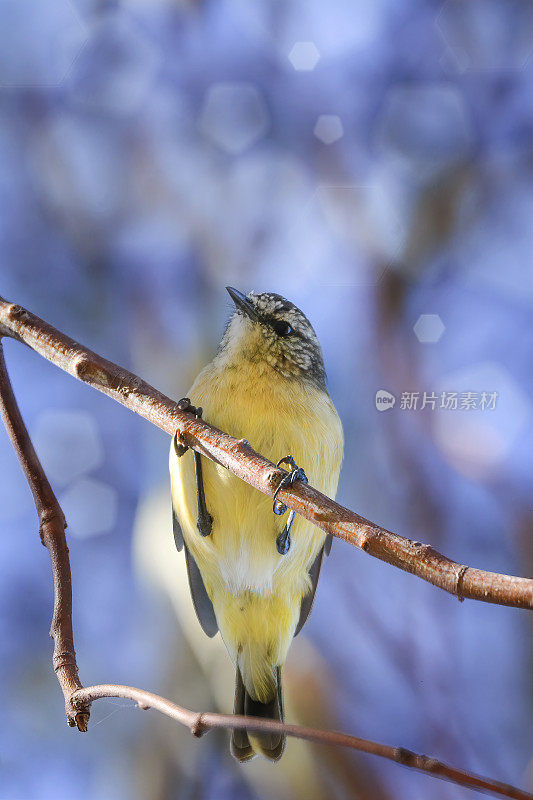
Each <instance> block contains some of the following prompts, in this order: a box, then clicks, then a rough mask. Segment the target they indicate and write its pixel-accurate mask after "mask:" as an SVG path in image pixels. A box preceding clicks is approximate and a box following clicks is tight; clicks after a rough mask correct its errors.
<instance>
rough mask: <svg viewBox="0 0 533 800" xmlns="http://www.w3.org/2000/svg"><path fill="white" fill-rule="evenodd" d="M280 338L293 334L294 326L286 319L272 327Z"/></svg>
mask: <svg viewBox="0 0 533 800" xmlns="http://www.w3.org/2000/svg"><path fill="white" fill-rule="evenodd" d="M272 327H273V328H274V330H275V331H276V333H277V334H278V336H289V335H290V334H291V333H292V326H291V325H290V324H289V323H288V322H286V321H285V320H284V319H280V320H278V321H277V322H275V323H274V325H273V326H272Z"/></svg>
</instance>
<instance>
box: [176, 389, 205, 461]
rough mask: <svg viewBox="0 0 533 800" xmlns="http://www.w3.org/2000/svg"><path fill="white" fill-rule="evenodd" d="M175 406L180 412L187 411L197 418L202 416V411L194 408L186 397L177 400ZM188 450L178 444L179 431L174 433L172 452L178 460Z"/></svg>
mask: <svg viewBox="0 0 533 800" xmlns="http://www.w3.org/2000/svg"><path fill="white" fill-rule="evenodd" d="M177 406H178V408H179V410H180V411H189V412H190V413H191V414H194V416H195V417H198V418H200V417H201V416H202V411H203V409H202V408H196V406H193V405H192V403H191V401H190V398H188V397H182V398H181V400H178V402H177ZM188 449H189V448H188V447H187V445H186V444H182V443H181V442H180V440H179V431H176V433H175V434H174V451H175V453H176V455H177V456H178V458H181V457H182V456H184V455H185V453H186V452H187V450H188Z"/></svg>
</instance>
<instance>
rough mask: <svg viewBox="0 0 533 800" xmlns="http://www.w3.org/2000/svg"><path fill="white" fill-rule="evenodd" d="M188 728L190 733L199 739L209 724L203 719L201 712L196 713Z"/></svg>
mask: <svg viewBox="0 0 533 800" xmlns="http://www.w3.org/2000/svg"><path fill="white" fill-rule="evenodd" d="M190 730H191V733H192V735H193V736H196V738H197V739H199V738H200V737H201V736H203V735H204V733H205V732H206V731H208V730H209V726H208V725H206V724H205V722H204V721H203V714H197V715H196V718H195V720H194V722H193V723H192V724H191V726H190Z"/></svg>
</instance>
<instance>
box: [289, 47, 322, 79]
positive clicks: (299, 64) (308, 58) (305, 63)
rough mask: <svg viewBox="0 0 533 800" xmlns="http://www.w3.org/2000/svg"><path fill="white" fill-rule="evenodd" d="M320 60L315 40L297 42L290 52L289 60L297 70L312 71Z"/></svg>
mask: <svg viewBox="0 0 533 800" xmlns="http://www.w3.org/2000/svg"><path fill="white" fill-rule="evenodd" d="M319 60H320V53H319V52H318V47H317V46H316V44H315V43H314V42H296V44H295V45H293V47H292V49H291V51H290V53H289V61H290V62H291V64H292V66H293V67H294V69H295V70H296V71H297V72H312V70H314V68H315V67H316V65H317V64H318V62H319Z"/></svg>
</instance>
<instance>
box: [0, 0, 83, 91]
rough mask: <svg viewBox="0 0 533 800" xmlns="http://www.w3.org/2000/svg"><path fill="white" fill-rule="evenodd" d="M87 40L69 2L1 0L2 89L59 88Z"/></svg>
mask: <svg viewBox="0 0 533 800" xmlns="http://www.w3.org/2000/svg"><path fill="white" fill-rule="evenodd" d="M86 39H87V30H86V28H85V26H84V24H83V22H82V20H81V19H80V17H79V16H78V14H77V13H76V11H75V9H74V7H73V6H72V4H71V3H70V1H69V0H56V2H54V3H49V2H47V0H0V86H13V87H16V86H21V87H22V86H30V87H31V86H35V87H39V86H41V87H47V86H57V85H58V84H60V83H61V82H62V81H63V80H64V78H65V76H66V75H67V74H68V72H69V70H70V68H71V66H72V64H73V62H74V60H75V58H76V56H77V55H78V54H79V52H80V50H81V49H82V47H83V45H84V43H85V41H86Z"/></svg>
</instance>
